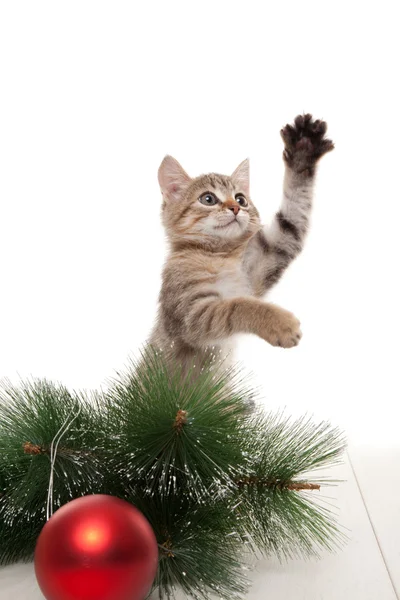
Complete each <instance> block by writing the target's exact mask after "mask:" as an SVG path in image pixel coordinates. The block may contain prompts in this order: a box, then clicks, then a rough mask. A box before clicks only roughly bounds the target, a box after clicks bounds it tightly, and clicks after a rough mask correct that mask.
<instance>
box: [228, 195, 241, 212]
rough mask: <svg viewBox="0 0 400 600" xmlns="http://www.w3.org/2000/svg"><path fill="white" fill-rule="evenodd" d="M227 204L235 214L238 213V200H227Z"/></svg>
mask: <svg viewBox="0 0 400 600" xmlns="http://www.w3.org/2000/svg"><path fill="white" fill-rule="evenodd" d="M225 206H226V208H229V210H231V211H232V212H233V214H234V215H237V214H238V212H239V210H240V206H239V204H238V203H237V202H236V200H233V198H230V199H229V200H227V201H226V202H225Z"/></svg>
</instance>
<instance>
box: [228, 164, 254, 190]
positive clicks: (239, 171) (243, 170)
mask: <svg viewBox="0 0 400 600" xmlns="http://www.w3.org/2000/svg"><path fill="white" fill-rule="evenodd" d="M231 179H233V181H234V183H236V185H237V186H238V187H240V188H241V189H242V191H243V192H244V193H245V194H246V195H248V194H249V192H250V161H249V159H248V158H246V160H244V161H243V162H241V163H240V165H239V166H238V167H237V168H236V169H235V170H234V171H233V173H232V175H231Z"/></svg>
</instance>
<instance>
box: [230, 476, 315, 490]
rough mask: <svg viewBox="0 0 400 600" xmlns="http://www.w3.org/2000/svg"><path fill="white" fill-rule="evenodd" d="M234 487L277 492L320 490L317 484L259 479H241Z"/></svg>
mask: <svg viewBox="0 0 400 600" xmlns="http://www.w3.org/2000/svg"><path fill="white" fill-rule="evenodd" d="M235 483H236V485H237V486H238V487H240V488H242V487H244V486H248V487H250V486H263V487H270V488H274V489H279V490H292V491H296V492H300V491H303V490H320V489H321V486H320V485H319V484H318V483H309V482H307V481H291V480H288V481H280V480H279V479H260V478H259V477H242V478H241V479H236V481H235Z"/></svg>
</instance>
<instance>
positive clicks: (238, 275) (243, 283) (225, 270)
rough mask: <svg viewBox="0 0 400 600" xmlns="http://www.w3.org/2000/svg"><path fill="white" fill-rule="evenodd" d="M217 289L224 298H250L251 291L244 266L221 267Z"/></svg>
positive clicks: (216, 283) (216, 284)
mask: <svg viewBox="0 0 400 600" xmlns="http://www.w3.org/2000/svg"><path fill="white" fill-rule="evenodd" d="M215 289H216V291H217V292H218V294H220V295H221V296H222V298H235V297H237V296H249V295H250V294H251V289H250V285H249V282H248V279H247V277H246V274H245V272H244V270H243V267H242V264H241V263H239V264H233V265H232V264H231V265H229V264H228V265H221V268H220V269H219V271H218V274H217V277H216V281H215Z"/></svg>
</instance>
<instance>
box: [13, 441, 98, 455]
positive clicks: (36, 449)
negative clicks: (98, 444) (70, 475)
mask: <svg viewBox="0 0 400 600" xmlns="http://www.w3.org/2000/svg"><path fill="white" fill-rule="evenodd" d="M22 447H23V449H24V452H25V454H31V455H32V456H38V455H39V454H50V447H48V446H40V445H39V444H32V442H25V443H24V444H22ZM57 454H58V455H59V456H60V455H63V454H64V455H66V454H67V455H69V456H93V453H92V452H90V451H89V450H72V449H71V448H63V447H61V448H58V451H57Z"/></svg>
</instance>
